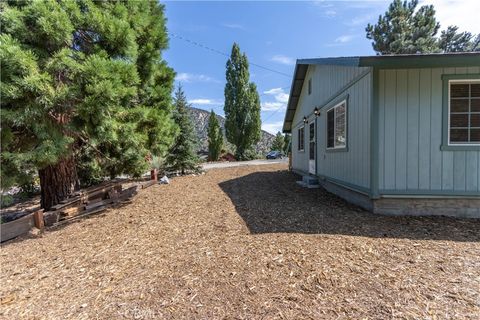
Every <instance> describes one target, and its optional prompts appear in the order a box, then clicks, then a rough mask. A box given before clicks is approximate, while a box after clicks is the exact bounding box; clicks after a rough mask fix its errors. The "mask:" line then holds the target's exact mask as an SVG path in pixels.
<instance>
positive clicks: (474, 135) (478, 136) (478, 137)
mask: <svg viewBox="0 0 480 320" xmlns="http://www.w3.org/2000/svg"><path fill="white" fill-rule="evenodd" d="M470 142H480V129H471V130H470Z"/></svg>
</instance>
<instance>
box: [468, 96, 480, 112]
mask: <svg viewBox="0 0 480 320" xmlns="http://www.w3.org/2000/svg"><path fill="white" fill-rule="evenodd" d="M470 108H471V111H472V112H480V98H478V99H472V100H470Z"/></svg>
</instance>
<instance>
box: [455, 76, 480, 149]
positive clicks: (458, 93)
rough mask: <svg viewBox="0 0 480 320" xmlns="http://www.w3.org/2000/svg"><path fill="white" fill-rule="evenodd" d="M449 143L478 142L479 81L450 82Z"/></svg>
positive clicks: (479, 121)
mask: <svg viewBox="0 0 480 320" xmlns="http://www.w3.org/2000/svg"><path fill="white" fill-rule="evenodd" d="M449 136H450V144H479V143H480V82H478V81H475V82H463V81H462V82H451V83H450V114H449Z"/></svg>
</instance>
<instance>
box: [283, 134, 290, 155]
mask: <svg viewBox="0 0 480 320" xmlns="http://www.w3.org/2000/svg"><path fill="white" fill-rule="evenodd" d="M291 139H292V136H291V135H290V134H288V133H285V138H284V140H285V144H284V148H283V152H284V153H285V154H288V153H289V152H290V151H291V148H292V146H291V145H290V140H291Z"/></svg>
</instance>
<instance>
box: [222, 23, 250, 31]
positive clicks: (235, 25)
mask: <svg viewBox="0 0 480 320" xmlns="http://www.w3.org/2000/svg"><path fill="white" fill-rule="evenodd" d="M222 26H224V27H225V28H229V29H240V30H245V27H244V26H243V25H241V24H238V23H223V24H222Z"/></svg>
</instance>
